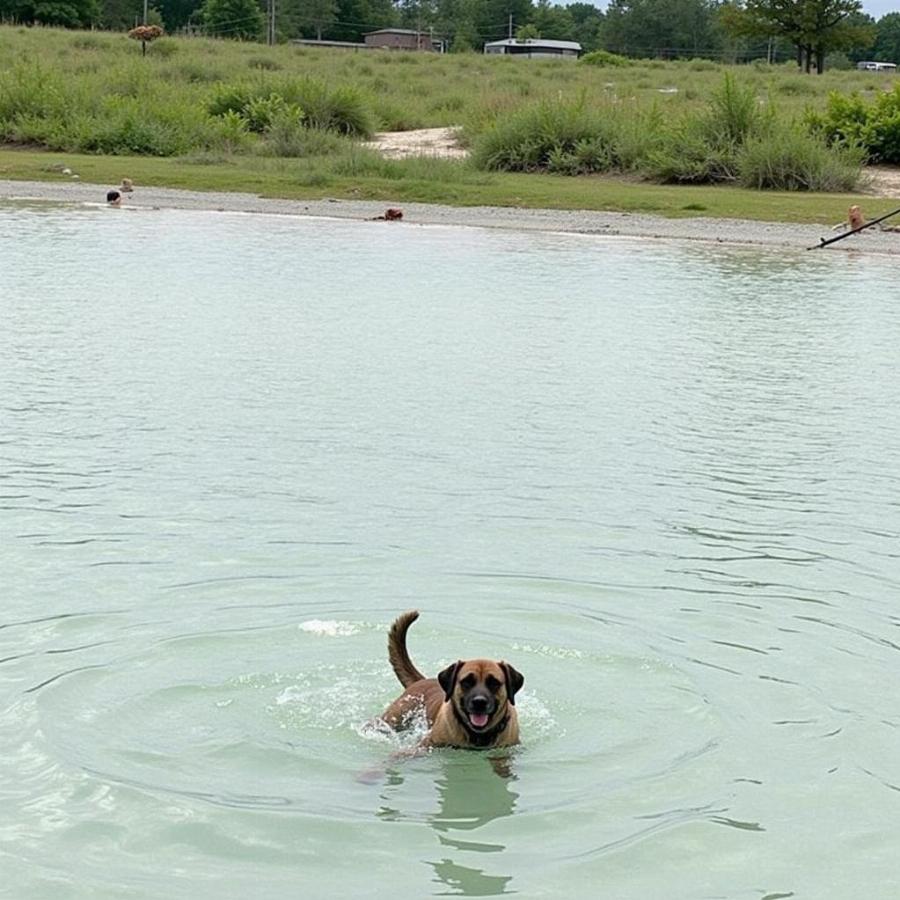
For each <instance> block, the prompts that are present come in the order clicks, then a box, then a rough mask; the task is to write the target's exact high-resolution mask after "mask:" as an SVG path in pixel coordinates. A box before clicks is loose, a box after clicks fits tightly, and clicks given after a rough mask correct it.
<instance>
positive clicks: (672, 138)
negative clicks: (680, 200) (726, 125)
mask: <svg viewBox="0 0 900 900" xmlns="http://www.w3.org/2000/svg"><path fill="white" fill-rule="evenodd" d="M643 170H644V172H645V173H646V174H647V175H648V176H649V177H651V178H653V179H656V180H657V181H662V182H674V183H677V184H706V183H708V182H714V181H730V180H732V179H734V178H735V177H736V174H737V156H736V147H735V146H734V145H733V144H729V143H723V142H721V141H719V140H717V139H716V137H715V135H713V134H711V132H710V128H709V122H708V120H706V119H705V118H704V117H702V116H686V117H685V118H684V119H682V120H681V121H680V122H678V123H676V124H675V125H673V126H671V127H670V128H668V129H666V130H665V131H664V132H663V133H662V135H661V137H660V141H659V145H658V146H657V147H655V148H654V149H652V150H650V151H649V152H648V153H647V154H646V156H645V157H644V159H643Z"/></svg>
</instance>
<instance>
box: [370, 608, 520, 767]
mask: <svg viewBox="0 0 900 900" xmlns="http://www.w3.org/2000/svg"><path fill="white" fill-rule="evenodd" d="M418 618H419V613H418V611H417V610H411V611H410V612H406V613H403V615H402V616H400V617H399V618H398V619H397V620H396V621H395V622H394V624H393V625H392V626H391V631H390V634H389V635H388V657H389V659H390V661H391V666H392V667H393V669H394V672H395V673H396V674H397V678H399V679H400V683H401V684H402V685H403V687H404V688H405V690H404V692H403V693H402V694H401V695H400V696H399V697H398V698H397V699H396V700H395V701H394V702H393V703H392V704H391V705H390V706H389V707H388V708H387V709H386V710H385V712H384V713H383V715H382V717H381V718H382V719H383V720H384V721H385V722H386V723H387V724H388V725H390V727H391V728H393V729H395V730H402V729H403V728H407V727H409V726H410V725H411V724H412V723H413V721H414V720H415V719H416V716H417V714H418V713H419V711H420V710H424V712H425V717H426V720H427V722H428V726H429V731H428V734H427V735H426V736H425V737H424V738H423V739H422V741H421V743H420V744H419V748H418V749H427V748H429V747H462V748H468V749H473V748H478V749H487V748H489V747H508V746H510V745H512V744H517V743H518V742H519V722H518V718H517V716H516V694H517V693H518V692H519V691H520V690H521V688H522V685H523V684H524V682H525V679H524V678H523V677H522V675H521V674H520V673H519V672H517V671H516V670H515V669H514V668H513V667H512V666H511V665H510V664H509V663H508V662H503V661H500V662H495V661H494V660H490V659H469V660H462V659H460V660H457V661H456V662H455V663H453V665H452V666H447V668H446V669H444V670H443V671H442V672H439V673H438V676H437V678H426V677H425V676H424V675H423V674H422V673H421V672H420V671H419V670H418V669H417V668H416V667H415V665H414V664H413V662H412V660H411V659H410V658H409V653H408V652H407V649H406V632H407V631H408V630H409V626H410V625H412V623H413V622H415V621H416V619H418Z"/></svg>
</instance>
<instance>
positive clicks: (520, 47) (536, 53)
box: [484, 38, 581, 59]
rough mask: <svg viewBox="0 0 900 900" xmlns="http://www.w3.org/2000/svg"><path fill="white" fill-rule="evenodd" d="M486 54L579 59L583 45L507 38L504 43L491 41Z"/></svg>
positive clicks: (539, 39)
mask: <svg viewBox="0 0 900 900" xmlns="http://www.w3.org/2000/svg"><path fill="white" fill-rule="evenodd" d="M484 52H485V53H499V54H503V55H506V56H527V57H528V58H530V59H533V58H541V57H545V58H546V57H557V58H558V57H564V58H566V59H578V55H579V54H580V53H581V44H579V43H578V42H577V41H545V40H543V39H541V38H528V39H527V40H524V41H520V40H517V39H516V38H507V39H506V40H503V41H491V42H490V43H489V44H485V45H484Z"/></svg>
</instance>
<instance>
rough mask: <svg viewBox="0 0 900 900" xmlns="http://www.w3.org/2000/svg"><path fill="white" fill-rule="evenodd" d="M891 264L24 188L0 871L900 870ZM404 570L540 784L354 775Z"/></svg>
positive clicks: (48, 890) (793, 881)
mask: <svg viewBox="0 0 900 900" xmlns="http://www.w3.org/2000/svg"><path fill="white" fill-rule="evenodd" d="M898 285H900V264H898V262H897V261H892V260H889V259H882V258H875V257H869V258H864V257H858V258H854V257H852V256H846V255H844V254H838V253H833V254H832V253H827V252H823V253H815V254H813V253H810V254H803V253H796V254H795V253H782V254H778V253H773V252H767V251H756V250H742V249H729V248H722V247H714V246H692V245H688V244H684V245H677V244H662V243H640V242H637V241H627V240H608V239H595V238H586V237H573V236H561V235H541V236H536V235H526V234H516V233H504V232H489V231H479V230H474V229H472V230H462V229H441V228H420V227H415V226H411V225H400V226H397V227H392V226H384V225H377V224H374V223H352V222H336V221H335V222H332V221H324V220H292V219H288V218H277V217H264V216H254V217H250V216H240V215H231V214H214V213H203V214H198V213H187V212H167V211H160V212H136V211H130V210H122V211H110V210H104V209H100V210H72V209H69V210H65V209H48V208H43V209H40V208H36V209H22V208H12V207H10V206H7V207H4V208H0V313H2V328H0V425H2V427H0V573H2V574H0V580H2V600H0V759H2V761H3V762H2V766H0V894H2V895H3V896H9V897H13V898H28V900H31V898H54V900H55V898H79V900H81V898H185V900H203V898H248V897H260V898H276V900H280V898H288V897H302V896H305V897H316V898H318V897H322V898H331V897H336V898H337V897H340V898H347V897H402V898H406V897H409V898H416V897H424V896H429V895H435V894H436V895H466V896H492V895H498V894H505V893H508V894H513V893H517V894H519V895H520V896H522V897H528V898H530V897H575V898H581V897H585V898H587V897H601V896H602V897H609V898H616V900H620V898H625V900H631V898H634V900H648V898H666V900H677V898H684V900H697V898H727V900H745V898H746V900H763V898H768V900H774V898H782V897H797V898H814V900H823V898H838V900H844V898H895V897H897V896H898V895H900V868H898V864H897V851H898V846H900V824H898V823H900V694H898V690H897V685H898V680H900V653H898V650H900V605H898V593H900V541H898V538H900V419H898V410H900V378H898V358H900V286H898ZM413 606H415V607H418V608H420V609H421V610H422V618H421V620H420V621H419V622H418V623H417V624H416V625H415V626H414V627H413V630H412V631H411V634H410V645H411V650H412V655H413V658H414V659H415V660H416V661H417V662H418V663H419V665H420V667H421V668H423V669H425V670H426V671H428V672H436V671H437V669H438V667H440V666H443V665H445V664H447V663H449V662H451V661H453V660H455V659H456V658H457V657H460V656H476V655H486V656H492V657H497V658H500V657H503V658H506V659H509V660H510V661H511V662H513V663H514V664H515V665H516V667H517V668H519V669H520V670H521V671H522V672H523V673H524V674H525V677H526V686H525V690H524V692H523V694H522V695H520V696H521V700H520V701H519V709H520V717H521V721H522V732H523V738H524V740H523V745H522V747H521V748H520V750H519V751H518V752H517V754H516V758H515V761H514V769H515V776H516V777H515V778H514V779H510V780H503V779H501V778H499V777H497V775H495V774H494V772H493V771H492V769H491V767H490V766H489V765H488V763H487V761H486V760H485V758H484V755H483V754H479V753H467V752H463V751H443V752H437V753H434V754H432V755H430V756H428V757H426V758H421V759H417V760H415V761H412V762H409V763H406V764H403V765H401V766H398V767H395V768H394V769H392V770H391V771H390V773H389V774H388V775H387V777H386V778H385V779H383V780H382V781H381V782H380V783H378V784H375V785H371V784H364V783H361V782H360V781H359V780H358V776H359V774H360V773H361V772H364V771H365V770H368V769H371V768H373V767H377V766H379V765H382V764H383V763H384V762H385V760H386V759H387V757H388V756H389V755H390V753H391V752H392V751H393V750H394V749H396V748H395V745H394V744H393V743H391V741H389V740H388V739H385V738H378V737H377V735H374V734H372V733H371V732H370V731H369V730H367V729H366V728H365V727H364V726H365V723H366V721H367V719H368V718H369V717H370V716H372V715H373V714H376V713H378V712H379V711H380V710H381V709H382V708H383V707H384V705H385V704H386V703H387V702H388V701H389V700H390V699H391V698H392V697H393V696H394V695H395V694H396V693H397V691H398V685H397V684H396V682H395V679H394V677H393V675H392V673H391V672H390V669H389V666H388V664H387V659H386V653H385V637H386V628H387V626H388V625H389V623H390V621H391V620H392V618H393V617H394V616H395V615H396V614H397V613H398V612H400V611H402V610H404V609H406V608H409V607H413Z"/></svg>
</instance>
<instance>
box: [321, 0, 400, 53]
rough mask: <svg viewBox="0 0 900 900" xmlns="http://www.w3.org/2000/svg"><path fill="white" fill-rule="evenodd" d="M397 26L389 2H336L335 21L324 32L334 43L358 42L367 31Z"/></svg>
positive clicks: (348, 0)
mask: <svg viewBox="0 0 900 900" xmlns="http://www.w3.org/2000/svg"><path fill="white" fill-rule="evenodd" d="M396 24H397V16H396V13H395V11H394V5H393V3H392V2H391V0H337V21H336V22H335V23H334V25H332V26H331V27H330V28H329V29H328V31H327V32H326V36H327V37H329V38H331V39H332V40H335V41H353V42H357V43H358V42H360V41H362V39H363V35H364V34H365V33H366V32H367V31H375V30H377V29H379V28H389V27H390V26H391V25H396Z"/></svg>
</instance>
